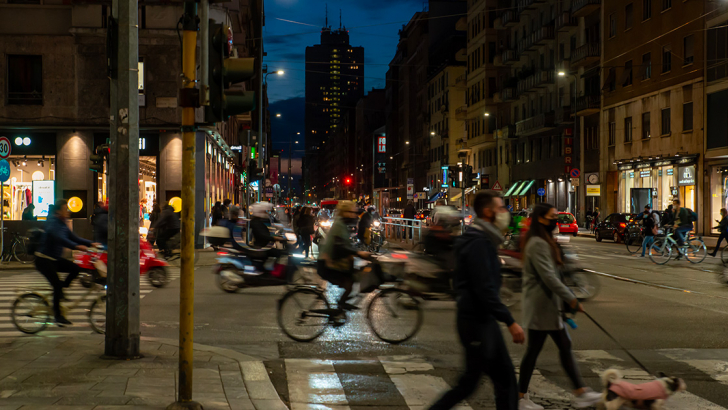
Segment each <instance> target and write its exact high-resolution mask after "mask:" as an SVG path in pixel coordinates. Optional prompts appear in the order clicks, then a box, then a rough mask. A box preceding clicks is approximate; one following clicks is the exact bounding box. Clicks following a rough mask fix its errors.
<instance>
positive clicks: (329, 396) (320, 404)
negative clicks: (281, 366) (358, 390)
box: [285, 359, 349, 410]
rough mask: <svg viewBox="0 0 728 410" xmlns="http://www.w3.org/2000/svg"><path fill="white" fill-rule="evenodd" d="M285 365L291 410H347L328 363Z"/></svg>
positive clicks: (305, 361)
mask: <svg viewBox="0 0 728 410" xmlns="http://www.w3.org/2000/svg"><path fill="white" fill-rule="evenodd" d="M285 363H286V375H287V379H288V394H289V397H290V402H291V410H298V409H323V408H333V407H331V405H338V406H336V407H335V408H336V409H339V410H347V409H348V408H349V406H348V405H347V403H348V401H347V399H346V394H345V393H344V387H343V386H342V385H341V381H340V380H339V376H338V374H336V370H335V369H334V365H333V362H332V361H331V360H308V359H286V360H285ZM311 405H313V406H311Z"/></svg>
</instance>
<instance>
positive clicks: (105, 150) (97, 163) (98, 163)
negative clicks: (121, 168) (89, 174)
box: [88, 144, 111, 172]
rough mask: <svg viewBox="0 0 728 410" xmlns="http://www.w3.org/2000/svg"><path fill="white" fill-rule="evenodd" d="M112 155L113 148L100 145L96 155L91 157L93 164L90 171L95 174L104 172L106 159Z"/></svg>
mask: <svg viewBox="0 0 728 410" xmlns="http://www.w3.org/2000/svg"><path fill="white" fill-rule="evenodd" d="M110 153H111V148H109V145H108V144H103V145H99V146H98V147H96V151H95V153H93V154H91V155H90V156H89V159H90V160H91V164H90V165H89V167H88V169H90V170H91V171H93V172H104V159H105V158H106V157H107V156H108V155H109V154H110Z"/></svg>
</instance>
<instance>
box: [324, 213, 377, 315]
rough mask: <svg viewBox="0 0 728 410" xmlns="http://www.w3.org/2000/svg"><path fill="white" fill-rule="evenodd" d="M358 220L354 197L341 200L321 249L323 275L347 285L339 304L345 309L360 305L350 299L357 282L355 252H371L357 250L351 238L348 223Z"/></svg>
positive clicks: (335, 283) (339, 306)
mask: <svg viewBox="0 0 728 410" xmlns="http://www.w3.org/2000/svg"><path fill="white" fill-rule="evenodd" d="M356 221H357V213H356V205H354V203H353V202H351V201H340V202H339V204H338V206H337V207H336V219H335V220H334V224H333V225H331V229H330V230H329V233H328V234H327V236H326V240H325V242H324V243H323V244H322V246H321V248H320V252H319V261H318V273H319V276H321V277H322V278H323V279H325V280H327V281H329V282H331V283H332V284H334V285H336V286H339V287H341V288H343V289H344V293H342V294H341V297H340V298H339V301H338V304H337V306H338V308H339V309H343V310H355V309H358V308H357V307H356V306H354V305H352V304H350V303H347V301H346V300H347V299H348V298H349V295H350V294H351V289H352V287H353V286H354V256H355V255H356V256H359V257H360V258H367V257H369V255H370V254H369V252H362V251H357V250H356V248H355V247H354V244H352V242H351V239H350V237H349V229H348V226H350V225H352V224H355V223H356Z"/></svg>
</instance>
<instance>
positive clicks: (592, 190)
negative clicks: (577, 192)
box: [586, 185, 602, 196]
mask: <svg viewBox="0 0 728 410" xmlns="http://www.w3.org/2000/svg"><path fill="white" fill-rule="evenodd" d="M601 192H602V187H601V186H599V185H587V186H586V196H600V195H601Z"/></svg>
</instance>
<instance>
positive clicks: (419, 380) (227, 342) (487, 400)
mask: <svg viewBox="0 0 728 410" xmlns="http://www.w3.org/2000/svg"><path fill="white" fill-rule="evenodd" d="M570 245H571V246H573V248H574V249H575V250H576V251H577V252H578V254H579V255H580V257H581V258H582V260H583V263H584V265H585V267H586V268H588V269H590V270H592V271H594V272H595V273H597V274H599V275H600V281H601V285H602V286H601V293H600V294H599V295H598V297H597V298H596V299H595V300H593V301H591V302H589V303H588V304H586V305H585V308H586V309H587V310H588V312H590V314H591V315H592V316H593V317H594V318H595V319H596V320H598V321H599V322H600V324H601V325H602V326H604V328H606V329H607V330H608V331H609V332H611V333H612V334H613V335H614V337H615V338H616V339H617V340H618V341H620V342H621V343H622V344H623V345H624V346H625V347H627V348H628V349H629V350H630V351H631V352H632V353H633V354H634V355H635V356H636V357H637V358H638V359H639V360H640V361H642V362H643V363H644V364H645V365H646V366H647V367H648V369H649V370H650V371H651V372H652V373H655V372H664V373H666V374H668V375H671V376H676V377H682V378H684V379H685V380H686V382H687V384H688V391H689V393H681V395H679V396H675V398H674V399H673V400H671V401H670V403H671V405H670V406H668V408H682V409H708V410H712V409H722V408H724V407H726V408H728V378H727V377H726V376H725V374H726V371H727V370H728V340H727V338H726V335H727V334H728V332H726V330H727V328H728V286H726V285H724V284H722V283H721V282H720V281H719V280H718V276H719V274H720V273H722V272H723V269H722V265H720V262H719V260H717V259H713V258H711V257H710V256H709V257H708V259H707V260H706V261H705V262H704V263H702V264H698V265H693V264H691V263H689V262H687V261H674V260H673V261H670V262H669V263H668V264H667V265H664V266H658V265H655V264H653V263H652V262H651V261H650V260H649V259H647V258H645V259H642V258H638V257H636V256H633V255H630V254H628V252H627V251H626V248H625V247H624V245H621V244H614V243H611V242H606V241H605V242H603V243H596V242H595V240H594V239H591V238H582V237H579V238H573V239H572V240H571V244H570ZM5 274H7V273H5ZM3 276H5V275H3ZM283 292H284V289H283V288H281V287H270V288H258V289H245V290H241V291H239V292H238V293H234V294H230V293H225V292H223V291H221V290H220V289H219V288H218V287H217V286H216V283H215V275H213V274H212V267H209V266H208V267H199V268H198V269H197V270H196V277H195V334H194V340H195V342H197V343H202V344H207V345H214V346H220V347H225V348H230V349H234V350H237V351H240V352H243V353H246V354H249V355H253V356H257V357H260V358H262V359H263V360H264V361H265V362H266V365H267V366H268V368H269V371H270V373H271V378H272V379H273V382H274V384H275V385H276V387H277V389H278V391H279V394H280V395H281V397H282V398H283V400H284V401H286V402H287V403H291V404H292V406H291V407H292V408H294V409H295V408H322V407H316V406H313V407H312V406H310V404H311V402H314V403H316V400H323V402H322V403H323V404H327V403H328V404H335V405H338V406H344V407H336V406H333V407H331V408H342V409H343V408H351V409H355V408H361V407H369V408H372V407H371V406H373V405H374V404H372V403H376V405H375V407H377V408H388V409H400V408H402V409H407V408H420V407H421V406H424V405H426V404H427V403H429V402H431V401H432V400H433V399H434V398H435V397H437V395H439V394H440V392H441V391H442V390H443V389H444V388H446V387H447V384H449V385H453V384H455V383H456V381H457V377H458V373H459V371H460V369H461V367H462V359H461V356H460V355H461V348H460V345H459V342H458V339H457V335H456V333H455V325H454V318H455V306H454V303H453V302H425V304H424V305H423V306H424V324H423V326H422V328H421V330H420V332H419V334H418V335H417V336H416V337H415V338H414V339H412V340H411V341H408V342H406V343H404V344H402V345H397V346H394V345H389V344H386V343H383V342H381V341H379V340H378V339H376V337H375V336H374V335H373V334H372V333H371V331H370V330H369V329H368V327H367V325H366V321H365V320H364V317H363V313H362V312H361V311H359V312H355V313H354V314H353V315H351V318H350V322H349V323H348V324H347V325H345V326H343V327H341V328H338V329H329V330H328V331H327V332H326V333H325V334H324V335H323V336H322V337H321V338H320V339H319V340H317V341H315V342H312V343H297V342H294V341H292V340H290V339H288V338H287V337H286V336H285V335H284V334H283V333H282V332H281V331H280V329H279V328H278V324H277V321H276V302H277V300H278V299H279V298H280V296H281V295H282V294H283ZM178 299H179V281H178V280H175V281H173V282H172V283H171V284H170V285H169V286H168V287H166V288H163V289H156V290H154V291H153V292H151V293H149V294H147V295H146V296H145V298H144V299H143V300H142V333H143V335H144V336H154V337H165V338H176V337H177V336H178V317H179V311H178V306H179V302H178ZM364 303H366V301H365V302H364ZM512 312H513V314H514V316H515V317H516V319H517V320H518V319H519V318H520V316H521V311H520V303H519V304H516V305H515V306H513V307H512ZM577 323H578V329H576V330H572V331H571V336H572V339H573V344H574V350H575V351H576V354H577V358H578V360H579V363H580V366H581V369H582V373H583V376H584V378H585V380H586V383H587V384H588V385H589V386H591V387H593V388H594V389H595V390H596V389H599V388H600V382H599V376H600V373H601V372H602V371H603V370H604V369H606V368H608V367H617V368H621V369H623V371H624V373H625V374H627V375H628V376H629V377H631V378H633V379H637V380H639V379H643V380H646V379H647V375H646V374H644V372H642V371H641V370H640V369H639V366H638V365H637V364H635V363H634V362H632V361H631V360H630V359H629V357H628V356H627V355H626V354H625V353H624V352H622V351H621V350H620V349H619V347H618V346H617V345H616V344H615V343H614V342H613V341H611V340H610V339H609V338H608V337H607V336H606V335H605V334H604V333H602V332H601V331H600V330H599V329H598V328H597V327H596V326H595V325H594V324H593V323H591V322H590V321H589V320H588V319H587V318H586V317H584V316H583V315H582V316H578V317H577ZM509 349H510V352H511V356H512V358H513V359H514V362H515V364H516V365H518V362H519V360H520V358H521V357H522V355H523V353H524V350H525V349H524V347H523V346H517V345H514V344H512V343H510V342H509ZM393 363H394V364H393ZM407 363H409V364H407ZM413 363H414V364H413ZM402 369H404V370H402ZM538 370H539V374H538V375H537V376H536V377H534V381H533V382H532V385H531V387H532V390H534V391H533V393H534V395H535V396H536V400H535V401H537V402H539V403H541V404H542V405H544V406H545V407H546V408H571V407H569V396H568V394H566V393H565V391H569V390H570V389H571V386H570V383H569V381H568V379H567V378H566V377H565V374H564V372H563V371H562V370H561V368H560V365H559V361H558V354H557V352H556V350H555V348H554V346H553V344H551V343H550V342H549V343H547V345H546V347H545V349H544V351H543V353H542V354H541V356H540V359H539V363H538ZM307 372H308V373H307ZM302 374H303V375H304V376H305V375H306V374H308V375H309V378H308V379H307V378H306V377H303V378H301V377H302ZM311 374H315V375H318V376H316V377H313V376H310V375H311ZM322 375H323V376H322ZM332 378H333V379H332ZM312 380H319V381H320V380H328V382H327V383H313V382H312ZM332 380H333V382H332ZM332 383H333V384H332ZM320 384H324V385H325V388H326V389H328V390H326V391H327V392H329V393H330V394H328V393H327V395H322V394H319V393H320V392H319V391H316V390H315V389H316V388H318V387H316V386H318V385H320ZM482 384H483V386H481V388H480V389H479V390H478V392H477V393H476V394H475V395H474V396H473V398H471V399H470V400H468V403H469V405H470V406H471V407H472V408H476V409H490V408H493V398H492V388H491V387H489V382H487V381H486V380H484V381H483V382H482ZM362 386H364V387H365V388H364V389H363V388H362ZM312 389H313V390H312ZM332 389H333V390H332ZM362 389H363V390H362ZM332 392H333V393H332ZM323 396H325V397H328V398H329V399H331V398H332V397H333V399H331V400H333V401H331V402H327V401H326V400H328V399H321V397H323ZM337 400H338V401H337ZM301 401H303V402H308V403H309V406H303V407H301V405H300V402H301ZM346 406H348V407H346Z"/></svg>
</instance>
